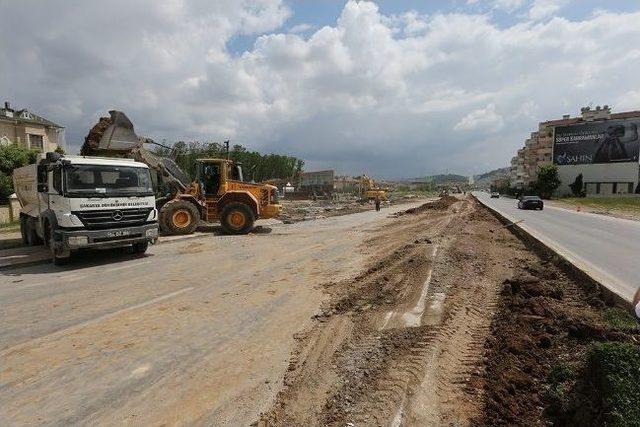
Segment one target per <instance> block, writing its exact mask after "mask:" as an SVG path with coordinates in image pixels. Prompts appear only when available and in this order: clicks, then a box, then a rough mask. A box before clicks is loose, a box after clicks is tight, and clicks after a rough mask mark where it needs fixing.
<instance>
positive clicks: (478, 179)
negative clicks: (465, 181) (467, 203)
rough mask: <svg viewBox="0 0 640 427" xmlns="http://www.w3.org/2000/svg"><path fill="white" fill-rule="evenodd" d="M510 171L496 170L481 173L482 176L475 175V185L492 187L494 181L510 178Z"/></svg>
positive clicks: (506, 169) (507, 169)
mask: <svg viewBox="0 0 640 427" xmlns="http://www.w3.org/2000/svg"><path fill="white" fill-rule="evenodd" d="M509 170H510V168H508V167H506V168H500V169H494V170H492V171H489V172H485V173H481V174H480V175H475V176H474V177H473V179H474V181H475V184H476V185H477V186H479V187H482V186H489V185H491V182H492V181H494V180H496V179H500V178H506V177H507V176H509Z"/></svg>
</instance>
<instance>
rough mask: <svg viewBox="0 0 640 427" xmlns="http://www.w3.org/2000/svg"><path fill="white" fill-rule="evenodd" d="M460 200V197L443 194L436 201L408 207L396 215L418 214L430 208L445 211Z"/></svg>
mask: <svg viewBox="0 0 640 427" xmlns="http://www.w3.org/2000/svg"><path fill="white" fill-rule="evenodd" d="M459 201H460V199H458V198H457V197H453V196H442V197H440V198H439V199H438V200H436V201H435V202H428V203H425V204H423V205H420V206H418V207H415V208H411V209H407V210H406V211H403V212H398V213H397V214H396V215H395V216H402V215H406V214H411V215H416V214H419V213H423V212H427V211H430V210H437V211H444V210H446V209H448V208H449V206H451V205H453V204H454V203H458V202H459Z"/></svg>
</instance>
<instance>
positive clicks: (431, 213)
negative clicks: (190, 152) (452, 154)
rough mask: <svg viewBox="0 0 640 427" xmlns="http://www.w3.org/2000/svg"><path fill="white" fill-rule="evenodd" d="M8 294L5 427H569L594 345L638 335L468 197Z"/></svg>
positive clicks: (286, 229)
mask: <svg viewBox="0 0 640 427" xmlns="http://www.w3.org/2000/svg"><path fill="white" fill-rule="evenodd" d="M407 208H410V209H407ZM403 209H404V210H403ZM393 212H396V214H394V215H390V214H391V213H393ZM266 231H268V230H266ZM8 274H11V275H10V276H9V275H8ZM0 301H2V304H3V305H2V308H3V310H2V312H1V313H0V316H1V318H0V324H2V330H1V331H0V337H1V343H2V347H1V349H0V361H1V362H0V402H2V405H1V406H0V419H2V420H10V423H9V424H11V425H69V424H82V425H122V424H125V425H230V426H237V425H250V424H253V425H256V424H257V425H259V426H261V427H262V426H292V425H296V426H297V425H305V426H324V425H333V426H345V425H347V426H349V425H353V426H360V425H367V426H368V425H375V426H378V425H380V426H394V427H397V426H414V425H416V426H422V425H497V424H508V425H513V424H525V425H546V424H548V423H549V422H551V423H553V422H556V423H560V424H562V423H561V422H560V420H568V419H576V418H575V417H574V415H575V414H583V413H584V408H600V407H603V408H604V406H598V405H600V404H599V403H598V402H595V401H594V403H592V401H591V400H589V399H590V397H589V398H587V397H585V396H598V393H599V392H594V393H591V392H585V391H584V390H586V389H584V388H579V387H578V388H576V387H574V386H573V385H574V384H582V382H581V381H582V379H581V378H582V377H580V375H582V374H580V372H582V371H581V369H582V368H580V366H582V365H581V364H582V363H583V359H582V357H583V356H584V355H585V354H586V352H587V349H588V346H589V345H590V344H591V343H592V342H594V341H608V340H614V341H619V342H637V340H638V339H640V331H639V330H638V329H637V328H635V326H634V325H635V321H634V320H633V319H631V327H629V328H627V329H626V330H622V329H620V328H619V327H611V326H607V325H606V316H607V315H609V316H610V315H611V313H613V312H611V311H609V310H610V309H608V308H607V309H605V308H604V307H603V305H602V301H600V300H599V299H598V298H597V296H595V295H593V293H592V292H591V293H590V291H588V290H581V288H580V286H578V284H577V283H576V282H574V281H573V280H572V279H571V278H570V277H567V276H566V275H565V274H564V273H562V272H561V271H560V270H558V268H556V267H555V266H554V265H553V264H552V262H551V261H549V260H544V259H542V258H540V257H539V256H538V255H536V254H534V253H532V252H531V251H530V250H528V249H527V248H526V247H525V245H524V243H523V242H521V241H520V240H518V239H517V238H516V237H515V236H514V235H512V234H511V233H510V232H509V231H507V229H504V228H500V223H499V222H498V221H497V220H496V219H495V218H494V217H493V216H492V215H491V214H490V213H489V212H488V211H487V210H486V209H485V208H483V207H482V206H481V205H480V204H479V203H478V202H477V201H475V200H474V199H472V198H471V197H468V198H462V199H456V198H453V197H445V198H443V199H441V200H439V201H437V202H430V203H428V204H424V205H421V204H419V203H417V204H415V205H413V206H404V207H402V208H400V207H395V208H390V209H383V210H382V211H381V212H378V213H376V212H374V211H369V212H364V213H359V214H353V215H346V216H341V217H334V218H329V219H324V220H318V221H309V222H303V223H298V224H294V225H288V226H274V227H273V228H272V230H271V232H270V233H268V232H263V233H258V234H254V235H249V236H236V237H225V236H207V237H205V238H201V239H194V240H190V241H187V242H181V243H172V244H165V245H161V246H158V247H155V248H153V250H152V251H151V252H150V254H149V255H148V256H145V257H141V258H137V259H132V258H130V257H127V256H125V255H115V254H114V255H113V256H112V258H111V263H110V264H105V263H104V262H100V263H98V260H97V259H96V258H93V259H92V258H90V257H88V258H87V259H85V260H84V261H83V262H80V263H77V264H74V265H73V266H70V267H68V268H66V269H54V268H53V267H50V266H40V267H31V268H25V269H21V270H13V271H10V272H9V273H5V275H4V276H3V277H2V282H1V286H0ZM614 314H615V313H614ZM620 314H624V313H617V314H616V319H622V317H619V315H620ZM617 322H618V323H620V322H621V320H617ZM627 323H629V322H627ZM556 362H562V364H563V366H562V367H561V368H562V370H561V371H562V372H565V371H567V372H568V370H567V369H565V367H566V366H571V367H572V368H571V370H570V371H571V372H574V374H572V375H570V374H567V375H564V374H563V376H562V377H561V378H560V379H558V378H556V379H555V380H554V381H555V383H553V382H550V381H552V380H551V379H552V378H553V377H554V376H553V375H551V374H550V372H554V364H555V363H556ZM556 368H557V367H556ZM556 370H557V369H556ZM556 377H557V375H556ZM585 378H586V377H585ZM560 389H561V390H577V391H571V392H570V393H569V392H566V393H555V394H553V393H549V390H560ZM574 396H579V397H578V398H575V397H574ZM570 401H580V402H583V404H582V406H576V407H571V406H567V404H566V402H570ZM554 408H555V409H554ZM558 408H560V409H558ZM593 412H594V413H595V415H590V416H591V418H588V420H594V419H606V418H598V417H601V416H604V415H603V414H605V413H604V409H603V410H600V409H597V410H594V411H593ZM605 415H606V414H605ZM582 420H583V421H584V418H582ZM582 424H583V425H584V423H582Z"/></svg>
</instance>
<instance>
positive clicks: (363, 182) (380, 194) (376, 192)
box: [360, 174, 387, 201]
mask: <svg viewBox="0 0 640 427" xmlns="http://www.w3.org/2000/svg"><path fill="white" fill-rule="evenodd" d="M360 194H361V197H362V199H364V200H367V201H371V200H376V199H377V200H387V189H386V188H380V187H377V186H376V184H375V181H374V180H373V179H372V178H370V177H368V176H367V175H364V174H363V175H362V176H361V177H360Z"/></svg>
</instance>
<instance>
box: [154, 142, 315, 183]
mask: <svg viewBox="0 0 640 427" xmlns="http://www.w3.org/2000/svg"><path fill="white" fill-rule="evenodd" d="M155 153H156V154H158V155H160V156H163V157H171V156H172V157H173V158H174V160H175V162H176V163H177V164H178V166H180V168H181V169H182V170H183V171H184V172H185V173H186V174H187V175H188V176H189V177H190V178H195V175H196V159H202V158H222V159H226V158H227V150H226V148H225V146H224V145H223V144H220V143H218V142H198V141H193V142H184V141H178V142H176V143H175V144H174V145H173V150H169V149H166V148H159V149H157V150H155ZM229 157H230V158H231V160H233V161H234V162H237V163H241V164H242V169H243V171H244V178H245V180H248V181H250V180H254V181H257V182H259V181H264V180H267V179H272V178H280V179H286V180H290V181H295V179H296V178H297V177H298V176H299V175H300V173H301V172H302V168H303V166H304V161H303V160H301V159H298V158H296V157H292V156H286V155H282V154H261V153H259V152H257V151H249V150H247V148H246V147H244V146H242V145H239V144H235V145H233V146H232V147H231V148H230V150H229Z"/></svg>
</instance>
